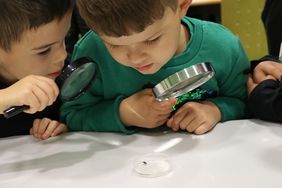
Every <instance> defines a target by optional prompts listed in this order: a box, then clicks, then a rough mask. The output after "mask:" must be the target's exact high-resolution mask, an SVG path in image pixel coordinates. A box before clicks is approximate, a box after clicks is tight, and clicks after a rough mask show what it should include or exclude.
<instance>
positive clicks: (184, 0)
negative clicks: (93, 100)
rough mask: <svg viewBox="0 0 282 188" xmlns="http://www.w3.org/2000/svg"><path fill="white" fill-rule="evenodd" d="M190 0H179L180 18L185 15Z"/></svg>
mask: <svg viewBox="0 0 282 188" xmlns="http://www.w3.org/2000/svg"><path fill="white" fill-rule="evenodd" d="M191 3H192V0H179V2H178V8H179V13H180V14H179V15H180V17H181V18H183V17H184V16H186V13H187V10H188V8H189V7H190V5H191Z"/></svg>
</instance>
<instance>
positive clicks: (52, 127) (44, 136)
mask: <svg viewBox="0 0 282 188" xmlns="http://www.w3.org/2000/svg"><path fill="white" fill-rule="evenodd" d="M59 124H60V123H59V122H57V121H51V122H50V123H49V124H48V127H47V129H46V130H45V132H44V133H43V134H42V136H41V139H43V140H45V139H47V138H49V137H50V136H51V135H52V133H53V132H54V130H55V129H56V128H57V126H58V125H59Z"/></svg>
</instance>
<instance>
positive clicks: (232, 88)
mask: <svg viewBox="0 0 282 188" xmlns="http://www.w3.org/2000/svg"><path fill="white" fill-rule="evenodd" d="M237 44H238V45H237V48H236V49H237V51H235V52H234V54H236V55H237V57H236V61H235V62H233V63H232V64H230V69H229V72H228V73H227V75H228V76H227V77H226V79H225V80H224V82H221V83H219V84H220V85H219V96H218V97H216V98H213V99H210V100H211V101H212V102H214V103H215V104H216V105H217V106H218V108H219V109H220V111H221V121H227V120H233V119H240V118H243V117H244V116H245V114H246V99H247V88H246V81H247V71H248V69H249V67H250V64H249V60H248V57H247V55H246V53H245V51H244V49H243V47H242V45H241V43H240V41H239V39H238V41H237Z"/></svg>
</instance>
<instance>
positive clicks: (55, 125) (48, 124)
mask: <svg viewBox="0 0 282 188" xmlns="http://www.w3.org/2000/svg"><path fill="white" fill-rule="evenodd" d="M63 132H67V126H66V125H65V124H63V123H60V122H58V121H54V120H51V119H48V118H43V119H35V120H34V121H33V127H32V128H31V129H30V134H31V135H33V136H34V137H36V138H39V139H42V140H46V139H47V138H49V137H54V136H57V135H59V134H61V133H63Z"/></svg>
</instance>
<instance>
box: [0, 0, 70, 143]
mask: <svg viewBox="0 0 282 188" xmlns="http://www.w3.org/2000/svg"><path fill="white" fill-rule="evenodd" d="M0 7H1V12H0V25H1V27H0V137H6V136H14V135H23V134H28V133H29V132H30V133H31V134H33V135H34V136H35V137H37V138H40V139H46V138H48V137H50V136H55V135H57V134H59V133H61V132H63V131H66V126H65V125H64V124H62V123H60V122H58V121H57V120H58V108H59V106H58V105H59V104H58V101H57V102H55V101H56V98H57V96H58V94H59V89H58V87H57V85H56V84H55V82H54V79H55V77H56V76H58V75H59V74H60V72H61V70H62V68H63V66H64V60H65V58H66V55H67V53H66V51H65V44H64V38H65V36H66V34H67V32H68V30H69V27H70V19H71V14H72V9H73V1H72V0H60V1H58V0H1V1H0ZM54 102H55V103H54ZM52 104H53V105H52ZM22 105H28V106H29V107H30V108H29V109H28V110H25V111H24V112H25V113H22V114H20V115H18V116H15V117H13V118H10V119H5V117H4V116H3V111H4V110H5V109H7V108H9V107H11V106H22ZM47 106H48V107H47ZM46 107H47V108H46Z"/></svg>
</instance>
